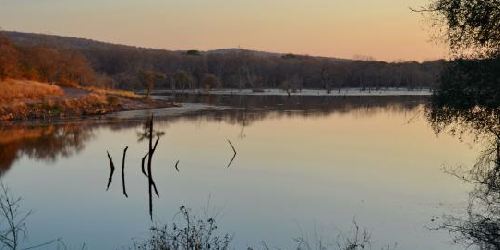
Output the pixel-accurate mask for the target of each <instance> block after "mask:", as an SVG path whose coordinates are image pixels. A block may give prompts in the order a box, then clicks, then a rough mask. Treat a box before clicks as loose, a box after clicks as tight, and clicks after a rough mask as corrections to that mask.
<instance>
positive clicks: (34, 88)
mask: <svg viewBox="0 0 500 250" xmlns="http://www.w3.org/2000/svg"><path fill="white" fill-rule="evenodd" d="M63 95H64V92H63V90H62V89H61V88H60V87H59V86H56V85H49V84H45V83H39V82H33V81H26V80H12V79H8V80H5V81H2V82H0V104H4V103H8V102H13V101H20V100H21V101H26V100H43V99H46V98H50V97H60V96H63Z"/></svg>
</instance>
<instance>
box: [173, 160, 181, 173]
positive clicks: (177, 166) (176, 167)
mask: <svg viewBox="0 0 500 250" xmlns="http://www.w3.org/2000/svg"><path fill="white" fill-rule="evenodd" d="M174 167H175V170H177V172H180V171H179V160H177V162H176V163H175V166H174Z"/></svg>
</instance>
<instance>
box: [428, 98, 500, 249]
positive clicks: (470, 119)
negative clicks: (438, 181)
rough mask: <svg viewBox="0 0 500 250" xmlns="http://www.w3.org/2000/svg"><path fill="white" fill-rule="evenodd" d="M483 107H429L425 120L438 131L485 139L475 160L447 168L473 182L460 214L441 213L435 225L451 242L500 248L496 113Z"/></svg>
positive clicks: (499, 131)
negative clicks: (455, 167) (464, 167)
mask: <svg viewBox="0 0 500 250" xmlns="http://www.w3.org/2000/svg"><path fill="white" fill-rule="evenodd" d="M498 111H499V110H491V109H489V108H484V107H476V106H474V107H470V108H467V109H466V108H462V107H459V108H453V107H451V108H450V107H433V109H431V110H430V112H428V114H429V120H430V122H431V125H432V126H433V127H434V129H435V130H436V131H437V132H438V133H439V132H441V131H446V130H448V131H449V132H450V133H452V134H458V135H459V136H462V135H463V134H465V133H469V132H471V133H472V134H473V135H475V140H477V141H478V142H479V141H480V140H481V141H484V140H486V141H488V142H489V143H490V145H489V146H488V148H487V149H486V150H484V151H483V152H482V153H481V155H480V157H479V158H478V159H477V162H476V163H475V164H474V165H473V166H472V167H469V168H470V169H469V168H468V169H465V171H464V170H462V171H460V169H454V170H448V171H447V172H448V173H450V174H452V175H454V176H456V177H458V178H460V179H461V180H463V181H465V182H467V183H470V184H473V185H474V188H473V190H472V191H471V192H470V193H469V202H468V205H467V208H466V214H465V215H464V216H460V217H456V216H449V215H447V216H444V217H443V220H442V222H440V223H439V224H438V226H436V227H435V229H438V230H447V231H448V232H450V233H451V234H452V235H453V236H454V242H455V243H462V244H464V245H466V246H468V247H470V246H474V245H475V246H477V247H479V248H480V249H500V136H499V135H500V122H499V121H500V119H498V118H499V117H500V113H499V112H498Z"/></svg>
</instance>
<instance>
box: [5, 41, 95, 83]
mask: <svg viewBox="0 0 500 250" xmlns="http://www.w3.org/2000/svg"><path fill="white" fill-rule="evenodd" d="M95 76H96V74H95V72H94V70H93V69H92V67H91V65H90V63H89V62H88V60H87V58H86V57H85V56H84V55H83V54H81V53H79V52H78V51H73V50H60V49H55V48H49V47H43V46H33V47H23V46H16V45H14V44H13V43H12V42H11V41H10V40H9V39H8V38H7V37H4V36H0V80H3V79H5V78H17V79H27V80H34V81H40V82H48V83H54V84H59V85H63V86H74V85H80V84H91V83H93V82H94V81H95V79H96V78H95Z"/></svg>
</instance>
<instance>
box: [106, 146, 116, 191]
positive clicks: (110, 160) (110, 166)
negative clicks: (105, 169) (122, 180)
mask: <svg viewBox="0 0 500 250" xmlns="http://www.w3.org/2000/svg"><path fill="white" fill-rule="evenodd" d="M106 152H107V153H108V158H109V180H108V186H107V188H106V191H108V190H109V187H110V186H111V181H113V173H114V172H115V164H113V159H112V158H111V155H110V154H109V151H106Z"/></svg>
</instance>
